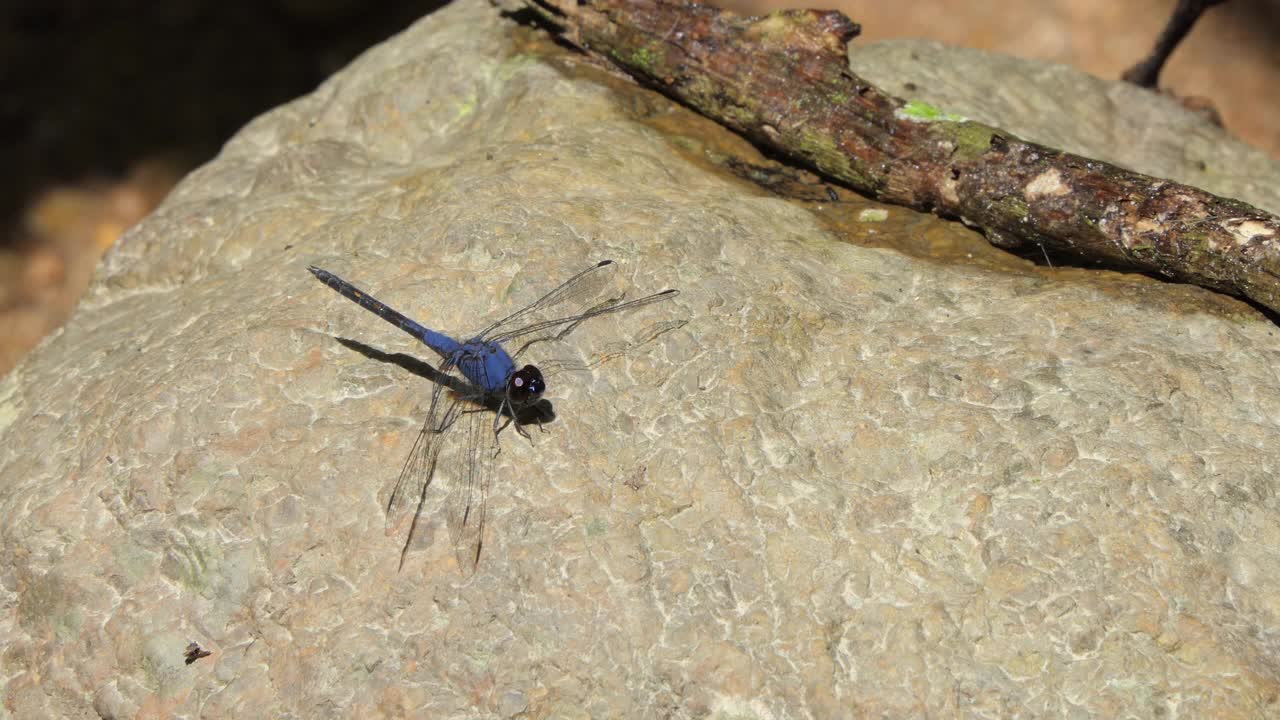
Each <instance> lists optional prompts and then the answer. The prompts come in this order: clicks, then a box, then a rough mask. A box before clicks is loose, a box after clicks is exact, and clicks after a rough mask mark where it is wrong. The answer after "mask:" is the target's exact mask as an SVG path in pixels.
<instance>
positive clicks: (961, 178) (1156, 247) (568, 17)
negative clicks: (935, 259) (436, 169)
mask: <svg viewBox="0 0 1280 720" xmlns="http://www.w3.org/2000/svg"><path fill="white" fill-rule="evenodd" d="M525 2H526V4H527V5H528V7H530V8H531V9H533V10H534V11H535V12H536V13H538V14H539V15H540V16H541V17H543V18H544V19H545V20H547V21H549V22H550V23H552V24H553V25H554V26H556V27H557V28H559V30H560V32H561V36H562V37H563V39H564V40H566V41H568V42H569V43H571V44H573V45H575V46H576V47H578V48H580V49H582V50H583V51H584V52H587V53H590V54H593V55H598V56H601V57H604V58H607V59H608V60H609V61H611V62H612V63H614V64H615V65H617V66H618V67H620V68H622V69H623V70H625V71H626V72H628V73H629V74H631V75H632V76H633V77H635V78H637V79H638V80H640V81H642V82H644V83H646V84H648V85H651V86H652V87H654V88H656V89H658V90H659V91H661V92H663V93H665V94H666V95H668V96H670V97H672V98H674V99H675V100H678V101H679V102H681V103H684V104H685V105H688V106H690V107H692V108H693V109H695V110H697V111H698V112H700V113H702V114H704V115H706V116H707V117H710V118H712V119H714V120H716V121H718V122H720V123H721V124H723V125H725V126H726V127H728V128H730V129H732V130H734V131H736V132H738V133H741V134H743V135H745V136H746V137H748V138H749V139H751V140H752V141H753V142H755V143H757V144H759V145H761V146H765V147H768V148H771V149H772V150H774V151H775V152H777V153H780V154H782V155H785V156H787V157H789V158H791V159H792V160H794V161H796V162H798V163H801V164H804V165H807V166H809V167H811V168H813V169H816V170H818V171H819V172H821V173H823V174H825V175H827V176H829V177H832V178H835V179H837V180H840V181H843V182H844V183H847V184H848V185H849V186H850V187H852V188H854V189H856V190H858V191H859V192H862V193H864V194H866V195H869V196H872V197H874V198H876V199H878V200H881V201H883V202H889V203H895V204H899V205H904V206H907V207H910V208H914V209H916V210H921V211H925V212H934V213H938V214H940V215H945V216H953V217H958V218H960V219H962V220H963V221H964V222H966V223H968V224H970V225H973V226H976V227H978V228H981V229H982V230H983V231H984V232H985V233H986V235H987V238H988V239H989V240H990V241H991V242H993V243H995V244H997V245H1000V246H1002V247H1010V246H1031V247H1034V246H1037V245H1038V246H1041V247H1044V248H1047V249H1049V250H1052V251H1055V252H1060V253H1064V254H1069V255H1074V256H1077V257H1081V258H1084V259H1088V260H1093V261H1097V262H1102V263H1106V264H1109V265H1114V266H1120V267H1127V268H1133V269H1137V270H1142V271H1146V272H1150V273H1154V274H1158V275H1161V276H1164V277H1168V278H1171V279H1174V280H1178V281H1182V282H1188V283H1194V284H1197V285H1201V286H1204V287H1207V288H1212V289H1215V290H1219V291H1222V292H1227V293H1231V294H1235V295H1240V296H1244V297H1247V298H1249V299H1251V300H1254V301H1255V302H1257V303H1259V304H1261V305H1263V306H1265V307H1267V308H1269V309H1271V310H1273V311H1276V312H1280V281H1278V276H1280V218H1277V217H1276V216H1274V215H1271V214H1269V213H1266V212H1263V211H1262V210H1259V209H1257V208H1255V207H1253V206H1251V205H1248V204H1246V203H1243V202H1240V201H1238V200H1232V199H1229V198H1222V197H1218V196H1215V195H1213V194H1211V193H1208V192H1205V191H1203V190H1200V189H1197V188H1194V187H1190V186H1187V185H1181V184H1178V183H1174V182H1171V181H1168V180H1161V179H1158V178H1154V177H1150V176H1147V175H1142V174H1139V173H1135V172H1131V171H1129V170H1125V169H1123V168H1120V167H1116V166H1114V165H1109V164H1107V163H1104V162H1101V161H1098V160H1091V159H1089V158H1085V157H1080V156H1078V155H1072V154H1069V153H1065V152H1061V151H1058V150H1054V149H1052V148H1048V147H1044V146H1042V145H1037V144H1035V143H1031V142H1027V141H1025V140H1021V139H1019V138H1017V137H1015V136H1013V135H1011V134H1009V133H1007V132H1004V131H1003V130H1000V129H998V128H994V127H990V126H987V125H982V124H980V123H976V122H973V121H970V120H966V119H965V118H961V117H957V116H953V115H950V114H948V113H945V112H942V111H939V110H937V109H935V108H932V107H930V106H928V105H924V104H922V103H918V102H906V101H903V100H901V99H899V98H896V97H893V96H891V95H889V94H887V93H885V92H883V91H881V90H880V89H878V88H876V87H875V86H873V85H871V83H869V82H867V81H866V80H863V79H862V78H860V77H858V76H857V75H856V74H854V73H853V72H852V71H851V70H850V69H849V66H848V61H847V59H846V56H845V45H846V43H848V41H849V40H851V39H852V38H853V37H855V36H856V35H857V34H858V32H859V27H858V26H857V25H856V24H854V23H852V22H850V21H849V19H848V18H846V17H845V16H844V15H843V14H841V13H839V12H835V11H815V10H796V11H784V12H778V13H773V14H771V15H768V16H765V17H760V18H747V17H740V16H737V15H734V14H732V13H729V12H726V11H721V10H718V9H716V8H712V7H708V6H705V5H697V4H693V3H689V2H679V1H673V0H525Z"/></svg>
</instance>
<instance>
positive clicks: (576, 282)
mask: <svg viewBox="0 0 1280 720" xmlns="http://www.w3.org/2000/svg"><path fill="white" fill-rule="evenodd" d="M614 267H615V265H614V262H613V261H612V260H603V261H601V262H598V263H596V264H595V265H592V266H591V267H589V268H587V269H586V270H583V271H582V272H580V273H578V274H577V275H574V276H573V277H571V278H569V279H568V280H565V281H564V282H563V283H560V285H559V286H558V287H557V288H556V289H554V290H552V291H551V292H549V293H547V294H546V295H543V296H542V297H540V298H538V299H537V300H535V301H534V302H533V303H531V304H529V305H527V306H526V307H524V308H521V309H520V310H517V311H515V312H513V313H511V314H510V315H508V316H506V317H504V318H502V319H501V320H499V321H497V322H495V323H494V324H492V325H490V326H489V327H487V328H485V329H483V330H481V331H480V332H479V333H477V334H476V338H477V339H489V338H496V336H498V335H501V334H503V333H504V332H509V331H511V330H512V329H514V328H519V327H527V326H529V325H536V324H538V323H541V322H544V321H546V320H549V319H551V318H553V317H563V316H570V315H576V314H580V313H581V312H583V309H584V308H589V307H592V306H595V305H597V304H599V303H600V302H601V301H602V300H603V298H602V297H601V296H602V295H604V294H605V291H606V290H607V289H608V288H609V285H610V283H611V281H612V279H613V275H614V270H613V269H614Z"/></svg>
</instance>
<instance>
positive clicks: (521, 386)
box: [507, 365, 547, 406]
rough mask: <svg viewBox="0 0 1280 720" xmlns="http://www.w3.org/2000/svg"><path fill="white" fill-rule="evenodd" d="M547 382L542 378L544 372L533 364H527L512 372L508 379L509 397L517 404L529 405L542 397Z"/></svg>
mask: <svg viewBox="0 0 1280 720" xmlns="http://www.w3.org/2000/svg"><path fill="white" fill-rule="evenodd" d="M546 389H547V383H546V381H545V380H543V379H542V372H541V371H540V370H538V368H536V367H534V366H532V365H525V366H524V367H522V368H520V369H519V370H517V371H515V372H513V373H511V377H510V378H508V379H507V398H509V399H510V400H511V403H512V404H513V405H516V406H521V405H528V404H530V403H535V402H538V400H540V399H542V391H544V390H546Z"/></svg>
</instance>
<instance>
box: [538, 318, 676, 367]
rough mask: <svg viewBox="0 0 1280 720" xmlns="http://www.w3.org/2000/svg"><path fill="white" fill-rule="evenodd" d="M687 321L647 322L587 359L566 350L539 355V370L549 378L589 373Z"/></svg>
mask: <svg viewBox="0 0 1280 720" xmlns="http://www.w3.org/2000/svg"><path fill="white" fill-rule="evenodd" d="M688 324H689V321H688V320H666V321H663V322H657V323H653V324H651V325H646V326H644V327H643V328H641V329H640V330H638V331H636V332H635V333H632V334H631V335H630V336H629V337H627V338H625V339H623V340H619V341H615V342H610V343H606V344H605V345H604V346H602V347H600V348H598V349H595V350H592V351H591V352H588V353H586V355H585V360H584V359H583V358H582V357H580V356H578V355H570V354H567V353H562V354H560V355H552V356H550V357H546V358H542V357H540V358H538V369H539V370H541V371H542V376H543V378H544V379H546V380H551V379H554V378H557V377H558V376H560V375H561V374H562V373H578V374H581V373H587V372H589V371H591V370H594V369H595V368H597V367H599V366H601V365H603V364H605V363H607V362H610V361H612V360H616V359H618V358H620V357H623V356H626V355H631V354H632V353H633V352H635V351H636V350H638V349H640V348H641V347H643V346H645V345H648V344H649V343H652V342H654V341H655V340H657V339H658V338H659V337H662V336H663V335H666V334H667V333H669V332H671V331H673V330H679V329H680V328H682V327H684V326H685V325H688Z"/></svg>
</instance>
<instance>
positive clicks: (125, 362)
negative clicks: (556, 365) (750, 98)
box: [0, 0, 1280, 718]
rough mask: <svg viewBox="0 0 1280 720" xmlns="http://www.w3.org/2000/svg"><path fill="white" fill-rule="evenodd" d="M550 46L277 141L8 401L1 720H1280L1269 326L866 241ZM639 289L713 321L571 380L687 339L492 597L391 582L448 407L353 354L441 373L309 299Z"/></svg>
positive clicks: (129, 265) (428, 550) (644, 370)
mask: <svg viewBox="0 0 1280 720" xmlns="http://www.w3.org/2000/svg"><path fill="white" fill-rule="evenodd" d="M518 35H519V33H515V32H513V26H512V24H511V23H510V22H509V21H507V20H504V19H502V18H501V17H500V16H499V15H498V13H497V12H496V11H494V10H492V9H491V8H490V7H488V6H487V5H485V4H483V3H481V2H479V1H478V0H461V1H460V2H458V3H456V4H454V5H452V6H450V7H447V8H445V9H443V10H441V11H439V12H437V13H436V14H434V15H433V16H431V17H428V18H426V19H424V20H423V21H422V22H420V23H418V24H417V25H415V26H414V27H412V28H411V29H409V30H408V31H406V32H405V33H404V34H402V35H401V36H399V37H397V38H395V39H393V40H392V41H390V42H388V43H386V44H384V45H382V46H380V47H378V48H375V49H373V50H371V51H370V52H368V53H367V54H366V55H365V56H363V57H362V58H360V59H359V60H358V61H357V62H356V63H354V64H353V65H352V66H351V67H350V68H348V69H347V70H345V71H343V72H342V73H340V74H338V75H337V76H335V77H334V78H332V79H331V80H329V81H328V82H326V83H325V84H324V85H323V86H322V87H320V88H319V89H318V90H317V91H316V92H315V93H313V94H312V95H310V96H308V97H306V98H303V99H300V100H298V101H297V102H294V103H292V104H290V105H287V106H285V107H282V108H280V109H278V110H275V111H273V112H271V113H268V114H267V115H265V116H263V117H262V118H260V119H259V120H257V121H255V122H254V123H252V124H251V125H250V126H248V127H246V128H245V129H244V130H243V131H242V132H241V133H240V134H239V135H238V136H237V137H236V138H235V139H234V140H233V141H232V142H231V143H229V144H228V146H227V147H226V149H225V151H224V152H223V153H222V155H221V156H220V157H219V158H218V159H217V160H215V161H214V162H212V163H210V164H209V165H208V166H206V167H204V168H202V169H201V170H199V171H197V172H196V173H194V174H193V175H192V176H190V177H189V178H188V179H187V180H186V181H185V182H184V183H183V184H182V185H181V186H180V187H179V188H178V189H177V190H176V191H175V192H174V194H173V195H172V196H171V197H170V198H169V199H168V200H167V201H166V203H165V204H164V205H163V206H162V207H161V208H160V210H158V211H157V212H156V213H155V214H154V215H153V216H151V217H150V218H149V219H148V220H146V221H145V222H144V223H142V224H141V225H140V226H139V227H138V228H136V229H135V230H134V231H132V232H131V234H130V235H129V236H128V237H127V238H126V239H125V240H124V241H123V242H122V243H120V245H119V246H118V247H117V248H116V249H115V250H114V251H113V252H112V253H111V255H109V256H108V258H107V261H106V265H105V267H104V268H103V269H102V271H101V272H100V275H99V278H98V281H97V284H96V286H95V290H94V291H93V294H92V295H91V296H90V298H89V299H88V300H86V302H85V303H84V304H83V305H82V306H81V308H80V310H79V311H78V313H77V314H76V316H75V317H74V318H73V319H72V320H71V321H70V322H69V323H68V324H67V325H66V327H65V328H64V329H63V330H62V331H61V332H59V333H58V334H56V335H55V336H53V337H51V338H50V339H48V340H46V341H45V342H44V343H43V344H42V345H41V346H40V348H38V349H37V350H36V351H35V352H33V353H32V354H31V355H30V356H29V357H28V358H27V359H26V360H25V362H24V363H23V364H21V365H20V366H19V367H18V368H17V369H16V370H15V371H14V372H13V373H11V374H9V375H8V376H6V377H5V378H3V379H0V544H2V548H0V602H2V603H3V613H2V614H0V647H2V648H3V649H2V650H0V652H2V655H0V667H2V670H3V671H2V673H0V682H2V683H3V690H2V699H3V704H0V717H13V718H28V717H92V716H94V715H98V716H102V717H122V718H123V717H171V716H172V717H210V718H222V717H296V718H316V717H353V718H354V717H359V718H373V717H398V716H415V717H451V716H467V717H494V716H497V717H531V718H532V717H668V716H669V717H708V716H710V717H723V718H729V717H733V718H744V717H754V718H792V717H796V718H799V717H820V718H830V717H882V716H883V717H910V716H925V715H935V716H952V715H960V714H962V715H965V716H973V717H1007V716H1011V715H1025V716H1043V717H1064V716H1065V717H1087V716H1097V717H1122V716H1132V717H1156V716H1162V717H1163V716H1175V715H1176V716H1186V717H1220V718H1221V717H1226V718H1230V717H1258V716H1261V715H1266V714H1271V713H1274V712H1276V699H1277V692H1278V690H1280V639H1278V638H1277V634H1276V630H1275V629H1276V628H1277V627H1280V555H1278V550H1277V549H1278V548H1280V507H1278V503H1277V499H1276V481H1275V474H1276V470H1277V468H1278V467H1280V378H1278V377H1277V370H1276V368H1277V367H1280V352H1278V351H1277V348H1280V333H1278V332H1277V329H1276V326H1275V325H1274V324H1273V323H1271V322H1270V321H1268V320H1267V319H1265V318H1262V317H1260V316H1258V315H1257V314H1256V313H1254V312H1253V311H1252V310H1250V309H1249V308H1248V307H1247V306H1244V305H1241V304H1238V303H1235V302H1234V301H1222V300H1221V299H1219V298H1217V297H1216V296H1212V295H1211V294H1210V293H1207V292H1205V291H1202V290H1198V289H1195V288H1188V287H1185V286H1177V285H1170V284H1162V283H1159V282H1156V281H1154V280H1150V279H1147V278H1141V277H1128V276H1121V275H1116V274H1111V273H1085V272H1071V273H1055V272H1040V273H1037V272H1031V271H1028V272H1014V271H1008V270H1002V269H1000V268H998V267H991V266H983V265H981V264H971V265H956V264H951V263H945V262H936V261H930V260H928V259H922V258H918V257H909V256H905V255H903V254H901V253H898V252H894V251H892V250H888V249H883V248H867V247H861V246H858V245H854V244H850V243H847V242H844V241H843V240H842V239H841V238H840V237H836V236H834V235H833V234H832V233H831V232H830V231H829V225H826V224H824V223H822V222H820V221H819V220H818V219H817V216H816V214H815V213H814V212H813V211H812V210H811V209H809V208H806V207H803V206H801V205H798V204H795V203H792V202H789V201H785V200H782V199H778V198H774V197H766V196H762V195H761V194H760V193H759V192H754V191H752V190H751V189H750V188H747V187H744V185H743V184H742V183H741V182H740V181H738V180H737V179H735V178H732V177H730V176H728V175H727V174H724V173H718V172H716V171H715V170H714V169H712V168H710V167H709V166H708V164H707V163H700V162H698V161H697V160H696V158H693V157H691V154H690V153H688V152H687V148H688V144H687V143H685V142H684V141H673V138H672V136H671V135H668V134H665V133H662V132H659V131H658V130H655V129H654V126H653V125H652V124H651V123H646V122H641V120H640V119H637V116H636V115H637V108H640V109H643V108H645V107H650V106H652V103H654V102H656V101H653V100H652V99H648V100H643V101H641V100H637V99H636V98H639V97H642V96H645V94H644V93H643V92H642V91H634V90H629V89H628V90H626V91H625V92H623V91H619V90H618V89H617V88H619V87H624V86H623V85H622V84H616V83H615V84H610V83H609V82H606V81H605V79H604V78H605V76H604V75H603V74H601V73H596V74H595V75H592V74H591V73H586V72H584V73H581V74H575V73H573V72H570V71H568V70H566V68H570V67H572V62H568V61H565V60H563V58H562V59H561V61H559V62H551V61H548V60H547V59H546V57H544V56H543V55H541V54H540V53H555V52H557V51H555V50H549V49H548V48H549V47H550V46H549V45H536V44H532V45H531V44H530V43H528V42H523V43H518V42H516V41H515V40H513V38H515V37H517V36H518ZM592 77H595V78H596V79H595V80H593V79H591V78H592ZM646 103H649V104H650V105H646ZM664 112H666V113H668V114H669V115H671V116H673V117H682V116H683V115H682V113H684V111H682V110H679V109H669V110H667V111H664ZM648 119H649V120H651V119H652V118H648ZM869 205H870V204H869ZM889 213H890V215H892V216H895V217H896V216H902V215H905V216H909V217H912V218H913V219H912V220H911V221H910V222H911V223H915V224H914V225H911V227H915V228H916V229H915V230H913V231H912V232H918V233H924V232H928V231H927V230H923V229H920V226H922V225H923V224H926V223H935V222H937V223H940V221H935V220H930V219H928V218H924V219H920V218H919V217H918V216H914V215H912V214H907V213H904V212H903V211H901V210H899V209H896V208H893V209H890V210H889ZM882 227H883V228H884V232H886V233H887V232H891V231H893V228H894V227H898V226H894V225H893V224H892V223H891V222H890V223H885V224H883V225H882ZM603 257H611V258H614V259H616V260H617V261H619V263H621V265H622V267H623V268H624V269H625V271H626V275H627V279H628V281H629V283H631V284H632V285H634V286H635V288H637V290H641V291H643V290H649V289H652V290H657V289H660V288H662V287H666V286H674V287H678V288H680V289H681V290H682V294H681V295H680V296H679V297H678V298H676V299H675V300H674V301H672V302H667V303H663V304H660V305H657V306H653V307H650V308H648V309H646V310H645V311H643V313H641V315H643V317H633V318H619V319H617V321H616V322H614V321H610V322H601V323H596V324H594V325H590V324H589V325H585V326H584V327H583V328H581V329H580V331H579V333H578V335H576V336H575V341H576V342H575V345H576V344H577V343H582V345H583V347H593V346H597V345H598V346H600V347H608V346H609V344H610V343H614V342H618V341H622V340H625V339H626V338H627V337H628V336H629V333H633V332H635V331H636V330H637V329H639V328H640V327H642V326H644V325H645V324H646V323H650V322H660V321H663V320H670V319H687V320H688V323H687V324H686V325H684V326H683V327H681V328H679V329H676V330H673V331H671V332H668V333H666V334H664V335H662V336H660V337H658V338H656V339H655V340H654V341H653V342H650V343H648V344H646V345H644V346H642V347H639V348H637V349H635V350H634V351H633V352H631V353H630V354H628V355H626V356H625V357H621V358H618V359H615V360H614V361H612V362H609V363H606V364H604V365H601V366H600V367H598V368H596V369H595V370H594V371H593V372H592V374H591V377H589V378H588V379H586V380H585V381H583V382H578V383H567V384H561V385H558V386H555V387H553V390H552V395H553V400H554V402H555V404H556V411H557V416H558V417H557V419H556V421H555V422H554V423H552V424H551V425H550V426H549V427H548V432H547V433H546V434H541V433H535V438H534V444H533V445H530V444H528V443H524V442H505V443H504V446H503V447H504V449H503V453H502V455H501V456H500V460H499V469H500V472H501V475H500V478H499V482H498V483H497V484H496V486H495V488H494V492H493V494H492V495H491V497H490V500H489V513H490V514H489V518H490V525H489V530H488V538H487V544H486V550H485V555H484V557H483V558H482V560H481V564H480V566H479V568H478V570H477V572H476V573H475V574H474V575H472V576H470V577H467V576H464V575H463V574H462V573H460V572H459V571H458V568H457V562H456V559H455V556H454V553H453V552H452V549H451V548H450V547H449V545H450V543H449V541H448V533H447V532H444V531H443V528H442V521H441V520H440V519H439V515H438V514H434V513H433V514H429V515H427V516H425V517H424V522H425V523H427V527H426V532H425V533H423V536H422V537H423V541H422V542H421V543H417V544H415V545H414V547H413V548H412V549H411V552H410V553H409V554H408V559H407V562H406V564H405V566H404V568H403V569H402V570H397V564H398V561H399V550H400V543H401V542H402V540H403V537H402V536H401V535H397V534H392V535H390V536H388V535H387V534H385V533H384V531H383V516H382V509H381V504H382V502H384V501H385V498H386V492H387V489H388V487H387V486H388V484H389V481H391V480H393V479H394V477H395V475H396V473H397V471H398V470H399V467H400V462H401V460H402V458H403V457H404V454H405V453H406V452H407V451H408V448H409V445H410V444H411V443H412V440H413V437H414V435H415V432H416V428H417V423H418V422H420V418H421V414H422V410H423V407H424V403H425V399H426V397H427V396H428V392H429V386H430V383H429V382H427V381H426V380H424V379H422V378H419V377H417V376H415V375H412V374H410V373H407V372H405V370H404V369H402V368H400V367H397V366H395V365H391V364H387V363H380V362H376V361H375V360H373V359H370V358H368V357H365V356H363V355H361V354H359V353H356V352H353V351H352V350H351V349H349V348H348V347H345V346H344V345H342V344H340V343H338V342H337V341H336V340H335V338H336V337H342V338H351V339H354V340H358V341H360V342H363V343H366V344H368V345H371V346H374V347H377V348H379V349H382V350H385V351H387V352H412V353H416V354H418V355H420V356H422V357H424V359H429V358H428V357H427V355H428V354H427V353H426V351H425V350H424V349H423V348H422V347H421V346H417V345H415V343H414V342H413V341H412V339H410V338H408V337H407V336H405V335H403V334H401V333H399V332H398V331H397V330H395V329H394V328H392V327H391V326H389V325H387V324H385V323H383V322H381V321H380V320H378V319H377V318H374V317H373V316H372V315H369V314H368V313H366V312H364V311H363V310H361V309H359V308H357V307H356V306H354V305H353V304H351V303H349V302H348V301H346V300H344V299H342V298H340V297H338V296H337V295H335V294H334V293H333V292H331V291H330V290H328V289H326V288H324V287H322V286H321V285H319V284H318V283H316V282H315V280H314V279H312V278H311V276H310V275H309V274H308V273H307V272H306V270H305V266H306V265H307V264H308V263H316V264H319V265H321V266H324V267H327V268H329V269H331V270H334V271H335V272H338V273H339V274H341V275H344V276H347V277H349V278H350V279H352V280H355V281H358V282H359V283H360V284H362V285H363V286H364V287H365V288H366V289H368V290H370V291H372V292H373V293H374V294H376V295H378V296H379V297H381V298H382V299H384V300H386V301H387V302H389V303H392V304H393V305H395V306H397V307H400V308H402V309H404V310H405V311H406V312H407V313H408V314H410V315H413V316H415V317H418V318H420V319H423V320H424V321H428V322H430V323H432V324H433V325H436V326H438V327H441V328H443V329H447V330H453V329H457V330H466V329H470V328H472V327H478V326H479V325H481V324H483V323H484V321H486V320H487V319H489V318H491V317H493V316H495V315H497V314H500V313H501V312H502V310H503V309H505V308H510V307H512V306H514V305H517V304H519V303H520V302H521V301H523V300H527V299H530V298H531V297H532V296H534V295H536V293H537V291H538V290H540V289H542V288H545V287H546V286H547V285H548V284H549V283H550V282H552V281H554V280H556V279H559V278H561V277H563V276H565V275H567V274H569V273H570V272H572V271H574V270H577V269H580V268H581V267H583V266H585V265H586V264H589V263H590V262H591V261H593V260H595V259H598V258H603ZM1224 307H1225V308H1226V309H1225V310H1224V309H1223V308H1224ZM584 352H585V351H584ZM439 489H440V491H441V492H435V491H436V490H437V488H435V487H433V488H432V493H433V494H432V497H431V499H430V501H429V502H431V503H436V502H437V498H438V497H439V496H440V495H441V493H443V492H444V488H443V487H442V488H439ZM433 509H434V505H433ZM190 642H196V643H198V644H199V645H200V647H201V648H203V649H205V650H207V651H210V652H211V654H210V655H209V656H208V657H205V658H202V659H198V660H196V661H195V662H193V663H191V664H189V665H188V664H185V663H184V659H183V658H184V652H185V650H186V648H187V646H188V643H190Z"/></svg>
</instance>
